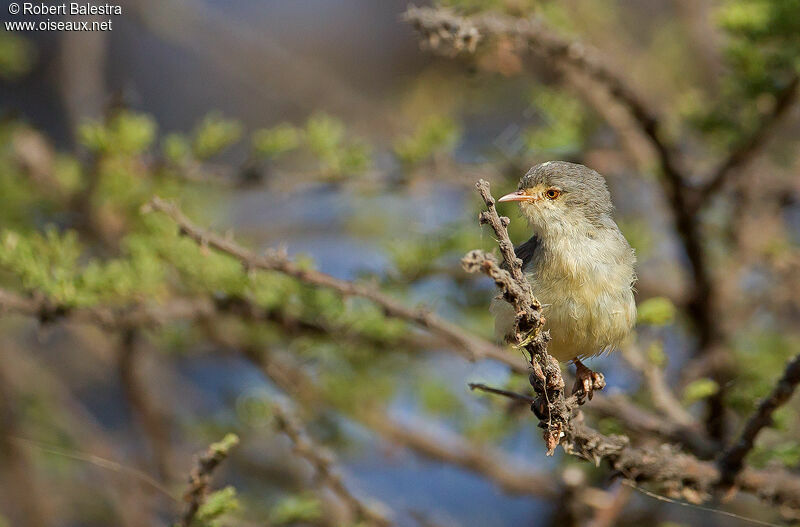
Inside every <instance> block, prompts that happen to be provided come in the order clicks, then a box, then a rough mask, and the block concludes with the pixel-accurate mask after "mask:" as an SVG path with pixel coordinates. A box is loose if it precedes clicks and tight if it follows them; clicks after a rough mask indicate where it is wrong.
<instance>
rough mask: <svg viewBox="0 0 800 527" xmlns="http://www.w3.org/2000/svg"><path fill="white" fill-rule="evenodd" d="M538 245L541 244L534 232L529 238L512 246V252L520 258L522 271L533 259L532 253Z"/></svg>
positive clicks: (534, 252)
mask: <svg viewBox="0 0 800 527" xmlns="http://www.w3.org/2000/svg"><path fill="white" fill-rule="evenodd" d="M539 245H541V242H540V241H539V238H537V237H536V235H535V234H534V235H533V236H531V238H530V240H528V241H527V242H525V243H523V244H520V245H518V246H517V247H515V248H514V254H516V255H517V258H519V259H520V260H522V270H523V271H524V270H525V269H527V267H528V265H530V263H531V262H532V261H533V255H534V254H536V250H537V249H538V248H539Z"/></svg>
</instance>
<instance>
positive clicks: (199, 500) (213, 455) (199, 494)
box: [178, 434, 239, 527]
mask: <svg viewBox="0 0 800 527" xmlns="http://www.w3.org/2000/svg"><path fill="white" fill-rule="evenodd" d="M238 443H239V438H238V437H236V435H234V434H228V435H226V436H225V437H224V438H223V439H222V441H219V442H218V443H213V444H212V445H211V446H209V447H208V450H206V451H205V452H204V453H203V454H202V455H201V456H200V457H199V458H198V459H197V466H196V467H195V468H194V469H193V470H192V472H191V474H190V475H189V487H188V489H187V490H186V493H185V494H184V500H185V501H186V502H187V503H186V509H185V510H184V512H183V514H182V515H181V518H180V520H179V522H178V525H179V526H180V527H190V526H191V525H192V522H193V521H194V519H195V517H196V516H197V512H198V511H199V510H200V507H201V506H202V505H203V504H204V503H205V501H206V497H207V496H208V492H209V485H210V483H211V476H212V474H213V473H214V470H216V468H217V467H218V466H219V465H220V463H222V462H223V461H224V460H225V458H227V457H228V454H229V453H230V450H231V449H232V448H233V447H235V446H236V445H237V444H238Z"/></svg>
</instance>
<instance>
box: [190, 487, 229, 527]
mask: <svg viewBox="0 0 800 527" xmlns="http://www.w3.org/2000/svg"><path fill="white" fill-rule="evenodd" d="M238 509H239V500H238V499H237V498H236V489H234V488H233V487H230V486H228V487H225V488H224V489H220V490H218V491H215V492H212V493H211V494H209V495H208V497H207V498H206V501H205V502H204V503H203V504H202V505H200V508H199V509H197V514H196V515H195V520H194V523H195V524H198V525H201V526H203V527H216V526H217V525H220V524H219V522H218V521H217V520H219V519H220V518H221V517H222V516H224V515H225V514H228V513H230V512H234V511H236V510H238Z"/></svg>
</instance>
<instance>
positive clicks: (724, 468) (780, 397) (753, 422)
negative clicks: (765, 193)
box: [718, 355, 800, 488]
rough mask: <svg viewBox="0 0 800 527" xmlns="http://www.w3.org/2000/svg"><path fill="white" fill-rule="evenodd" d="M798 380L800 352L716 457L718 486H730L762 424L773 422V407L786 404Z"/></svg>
mask: <svg viewBox="0 0 800 527" xmlns="http://www.w3.org/2000/svg"><path fill="white" fill-rule="evenodd" d="M798 383H800V355H797V356H796V357H795V358H794V359H792V360H791V361H790V362H789V364H787V366H786V369H785V370H784V372H783V376H782V377H781V378H780V379H779V380H778V383H777V384H776V385H775V387H774V388H773V389H772V392H771V393H770V394H769V395H768V396H767V397H766V398H764V399H763V400H762V401H761V403H760V404H759V405H758V408H757V409H756V411H755V413H753V415H752V416H750V419H748V421H747V424H746V425H745V427H744V430H742V433H741V435H740V436H739V438H738V439H737V440H736V441H735V442H734V443H733V444H731V446H730V447H729V448H728V449H727V450H726V451H725V452H723V454H722V455H721V456H720V458H719V462H718V466H719V470H720V473H721V475H720V481H719V485H720V487H723V488H725V487H730V486H731V485H732V484H733V482H734V480H735V479H736V475H737V474H738V473H739V472H740V471H741V470H742V467H743V466H744V458H745V457H746V456H747V454H748V453H749V452H750V451H751V450H752V449H753V446H754V445H755V441H756V437H758V434H759V432H761V429H762V428H765V427H767V426H770V425H771V424H772V415H773V414H774V413H775V410H777V409H778V408H780V407H781V406H783V405H784V404H786V402H787V401H788V400H789V398H791V396H792V394H793V393H794V390H795V388H797V384H798Z"/></svg>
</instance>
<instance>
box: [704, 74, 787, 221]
mask: <svg viewBox="0 0 800 527" xmlns="http://www.w3.org/2000/svg"><path fill="white" fill-rule="evenodd" d="M799 84H800V76H798V75H794V76H793V77H792V78H791V79H790V81H789V83H788V84H787V85H786V86H785V87H784V88H783V89H782V90H781V91H780V92H778V95H777V97H776V98H775V104H774V106H773V107H772V111H771V112H770V113H769V114H768V115H767V116H765V117H764V118H763V119H762V120H761V122H760V123H759V125H758V127H757V128H756V129H755V131H753V133H752V134H751V135H750V136H749V137H747V138H746V139H744V140H743V141H742V142H741V143H740V144H739V145H738V146H737V147H735V148H734V149H733V150H732V151H731V152H730V153H729V154H728V157H727V158H726V159H725V160H724V161H723V162H722V163H721V164H720V165H719V167H718V168H717V169H716V170H715V171H714V172H713V174H712V175H711V176H710V177H709V179H708V182H707V183H706V184H705V185H704V186H703V187H702V188H701V189H700V196H699V198H698V201H697V205H699V204H701V203H705V202H707V201H708V199H709V198H711V197H713V196H714V195H715V194H716V193H717V192H719V191H720V190H721V189H722V188H723V187H724V186H725V184H726V183H727V182H728V180H730V179H731V177H733V175H734V174H735V173H736V172H737V171H738V170H740V169H741V168H742V167H743V166H745V165H746V164H747V163H748V162H749V161H750V160H752V159H753V158H754V157H756V156H757V155H758V153H759V152H760V151H761V150H762V149H763V148H764V146H765V145H766V143H767V141H768V140H769V138H770V136H771V135H772V133H773V132H774V130H775V129H776V128H777V125H778V124H780V122H781V120H782V119H783V117H784V116H785V115H786V114H787V113H788V112H789V109H791V107H792V105H793V104H794V102H795V100H796V98H797V90H798V85H799Z"/></svg>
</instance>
